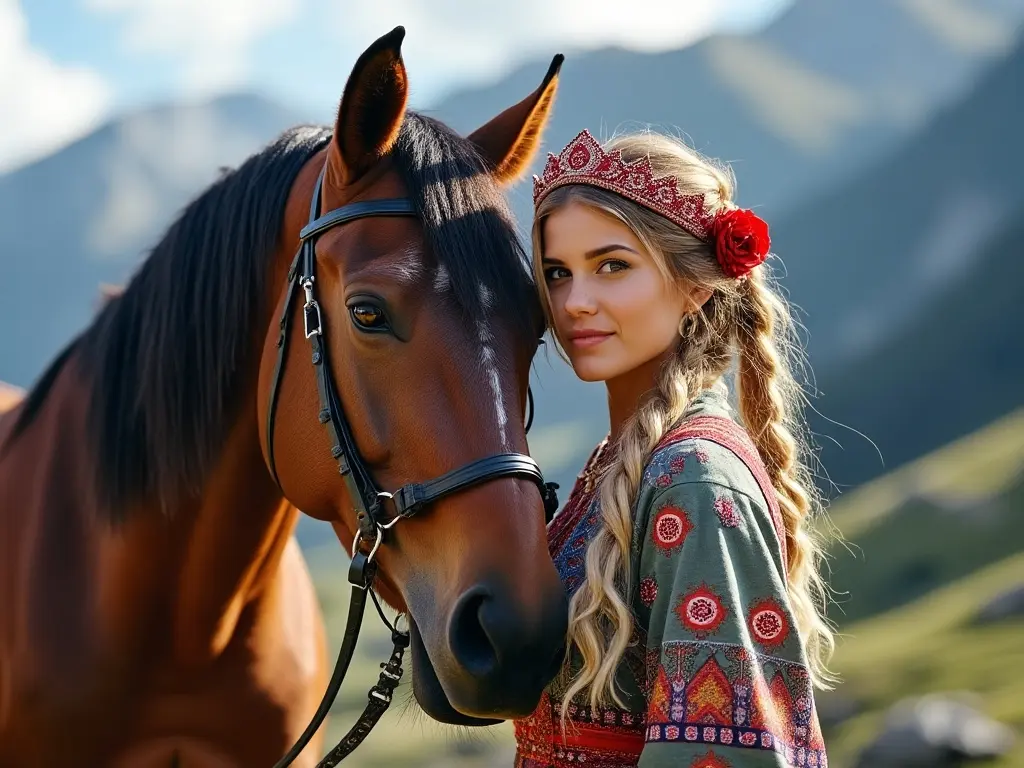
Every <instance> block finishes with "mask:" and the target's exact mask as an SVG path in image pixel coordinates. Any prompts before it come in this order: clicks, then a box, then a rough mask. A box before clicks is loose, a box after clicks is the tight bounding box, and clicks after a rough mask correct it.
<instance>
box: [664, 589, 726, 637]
mask: <svg viewBox="0 0 1024 768" xmlns="http://www.w3.org/2000/svg"><path fill="white" fill-rule="evenodd" d="M676 613H677V614H678V615H679V620H680V621H681V622H682V623H683V626H684V627H686V628H687V629H688V630H690V631H691V632H693V633H694V634H695V635H697V637H699V638H704V637H706V636H708V635H710V634H712V633H714V631H715V630H717V629H718V627H719V625H721V623H722V622H723V621H724V620H725V614H726V609H725V606H724V605H723V604H722V600H721V598H719V597H718V595H716V594H715V593H714V592H712V591H711V588H710V587H708V585H707V584H701V585H700V587H698V588H697V589H695V590H694V591H692V592H690V593H689V594H688V595H684V596H683V597H682V598H680V600H679V605H678V606H676Z"/></svg>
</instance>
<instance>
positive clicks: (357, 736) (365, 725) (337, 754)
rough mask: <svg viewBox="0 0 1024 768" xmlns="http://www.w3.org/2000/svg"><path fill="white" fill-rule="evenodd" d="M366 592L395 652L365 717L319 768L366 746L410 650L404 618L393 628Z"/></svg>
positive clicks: (329, 766) (374, 689)
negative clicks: (388, 634)
mask: <svg viewBox="0 0 1024 768" xmlns="http://www.w3.org/2000/svg"><path fill="white" fill-rule="evenodd" d="M367 592H368V593H369V595H370V598H371V599H372V600H373V606H374V608H376V609H377V614H378V615H379V616H380V620H381V621H382V622H384V626H386V627H387V628H388V629H390V630H391V642H392V643H393V644H394V648H393V649H392V651H391V658H389V659H388V660H387V661H386V662H384V663H382V664H381V665H380V667H381V670H380V677H379V678H378V679H377V684H376V685H374V686H373V687H372V688H371V689H370V691H369V693H368V694H367V699H368V701H367V702H366V707H365V708H364V709H363V713H362V714H361V715H360V716H359V719H358V720H356V723H355V725H353V726H352V727H351V728H350V729H349V732H348V733H346V734H345V736H344V737H343V738H342V740H341V741H339V742H338V744H337V745H336V746H335V747H334V749H332V750H331V751H330V752H328V753H327V754H326V755H325V756H324V759H323V760H321V761H320V762H319V763H317V768H333V766H336V765H337V764H338V763H340V762H341V761H342V760H344V759H345V758H346V757H348V756H349V755H350V754H351V753H352V751H353V750H354V749H355V748H356V747H358V746H359V745H360V744H362V743H363V740H364V739H365V738H366V737H367V736H369V735H370V731H372V730H373V728H374V726H375V725H377V722H378V721H379V720H380V719H381V717H383V715H384V713H385V712H387V710H388V707H389V706H391V701H392V699H393V698H394V695H395V689H396V688H397V687H398V684H399V683H400V682H401V680H402V671H403V670H402V658H403V657H404V656H405V649H406V648H408V647H409V632H408V631H407V630H406V631H403V630H400V629H398V628H397V624H399V622H400V621H401V619H402V618H403V617H404V616H405V614H401V613H400V614H398V616H397V617H396V619H395V624H394V625H393V624H392V623H391V622H390V621H388V620H387V617H386V616H385V615H384V610H383V609H382V608H381V605H380V601H379V600H378V599H377V595H376V594H374V592H373V591H372V590H369V589H367V590H365V591H364V594H365V593H367ZM364 604H365V603H364Z"/></svg>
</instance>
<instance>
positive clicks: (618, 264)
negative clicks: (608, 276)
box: [597, 259, 629, 273]
mask: <svg viewBox="0 0 1024 768" xmlns="http://www.w3.org/2000/svg"><path fill="white" fill-rule="evenodd" d="M625 269H629V264H627V263H626V262H624V261H618V260H617V259H610V260H609V261H606V262H605V263H604V264H602V265H601V267H600V268H599V269H598V270H597V271H598V272H605V273H607V272H622V271H623V270H625Z"/></svg>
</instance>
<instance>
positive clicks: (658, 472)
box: [643, 442, 708, 489]
mask: <svg viewBox="0 0 1024 768" xmlns="http://www.w3.org/2000/svg"><path fill="white" fill-rule="evenodd" d="M691 456H692V457H694V458H696V459H697V461H698V462H700V463H701V464H706V463H707V462H708V453H707V451H705V450H704V449H703V448H694V447H693V443H692V442H687V443H672V444H670V445H668V446H665V447H663V448H662V449H659V450H658V451H656V452H655V454H654V456H653V457H651V461H650V463H649V464H648V465H647V469H646V470H645V471H644V480H643V482H644V483H646V484H647V485H648V486H652V487H654V488H658V489H660V488H666V487H668V486H669V485H671V484H672V480H673V479H674V478H675V476H676V475H678V474H680V473H682V472H683V471H685V469H686V462H687V459H689V458H690V457H691Z"/></svg>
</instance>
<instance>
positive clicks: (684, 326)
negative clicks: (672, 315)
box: [679, 312, 693, 339]
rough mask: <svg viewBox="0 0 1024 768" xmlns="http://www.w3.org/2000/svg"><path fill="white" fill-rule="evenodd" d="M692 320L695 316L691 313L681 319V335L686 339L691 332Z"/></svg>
mask: <svg viewBox="0 0 1024 768" xmlns="http://www.w3.org/2000/svg"><path fill="white" fill-rule="evenodd" d="M692 320H693V315H691V314H690V313H689V312H687V313H686V314H685V315H683V316H682V317H681V318H679V335H680V336H682V337H683V338H684V339H685V338H686V334H687V333H688V332H689V330H690V324H691V321H692Z"/></svg>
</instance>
